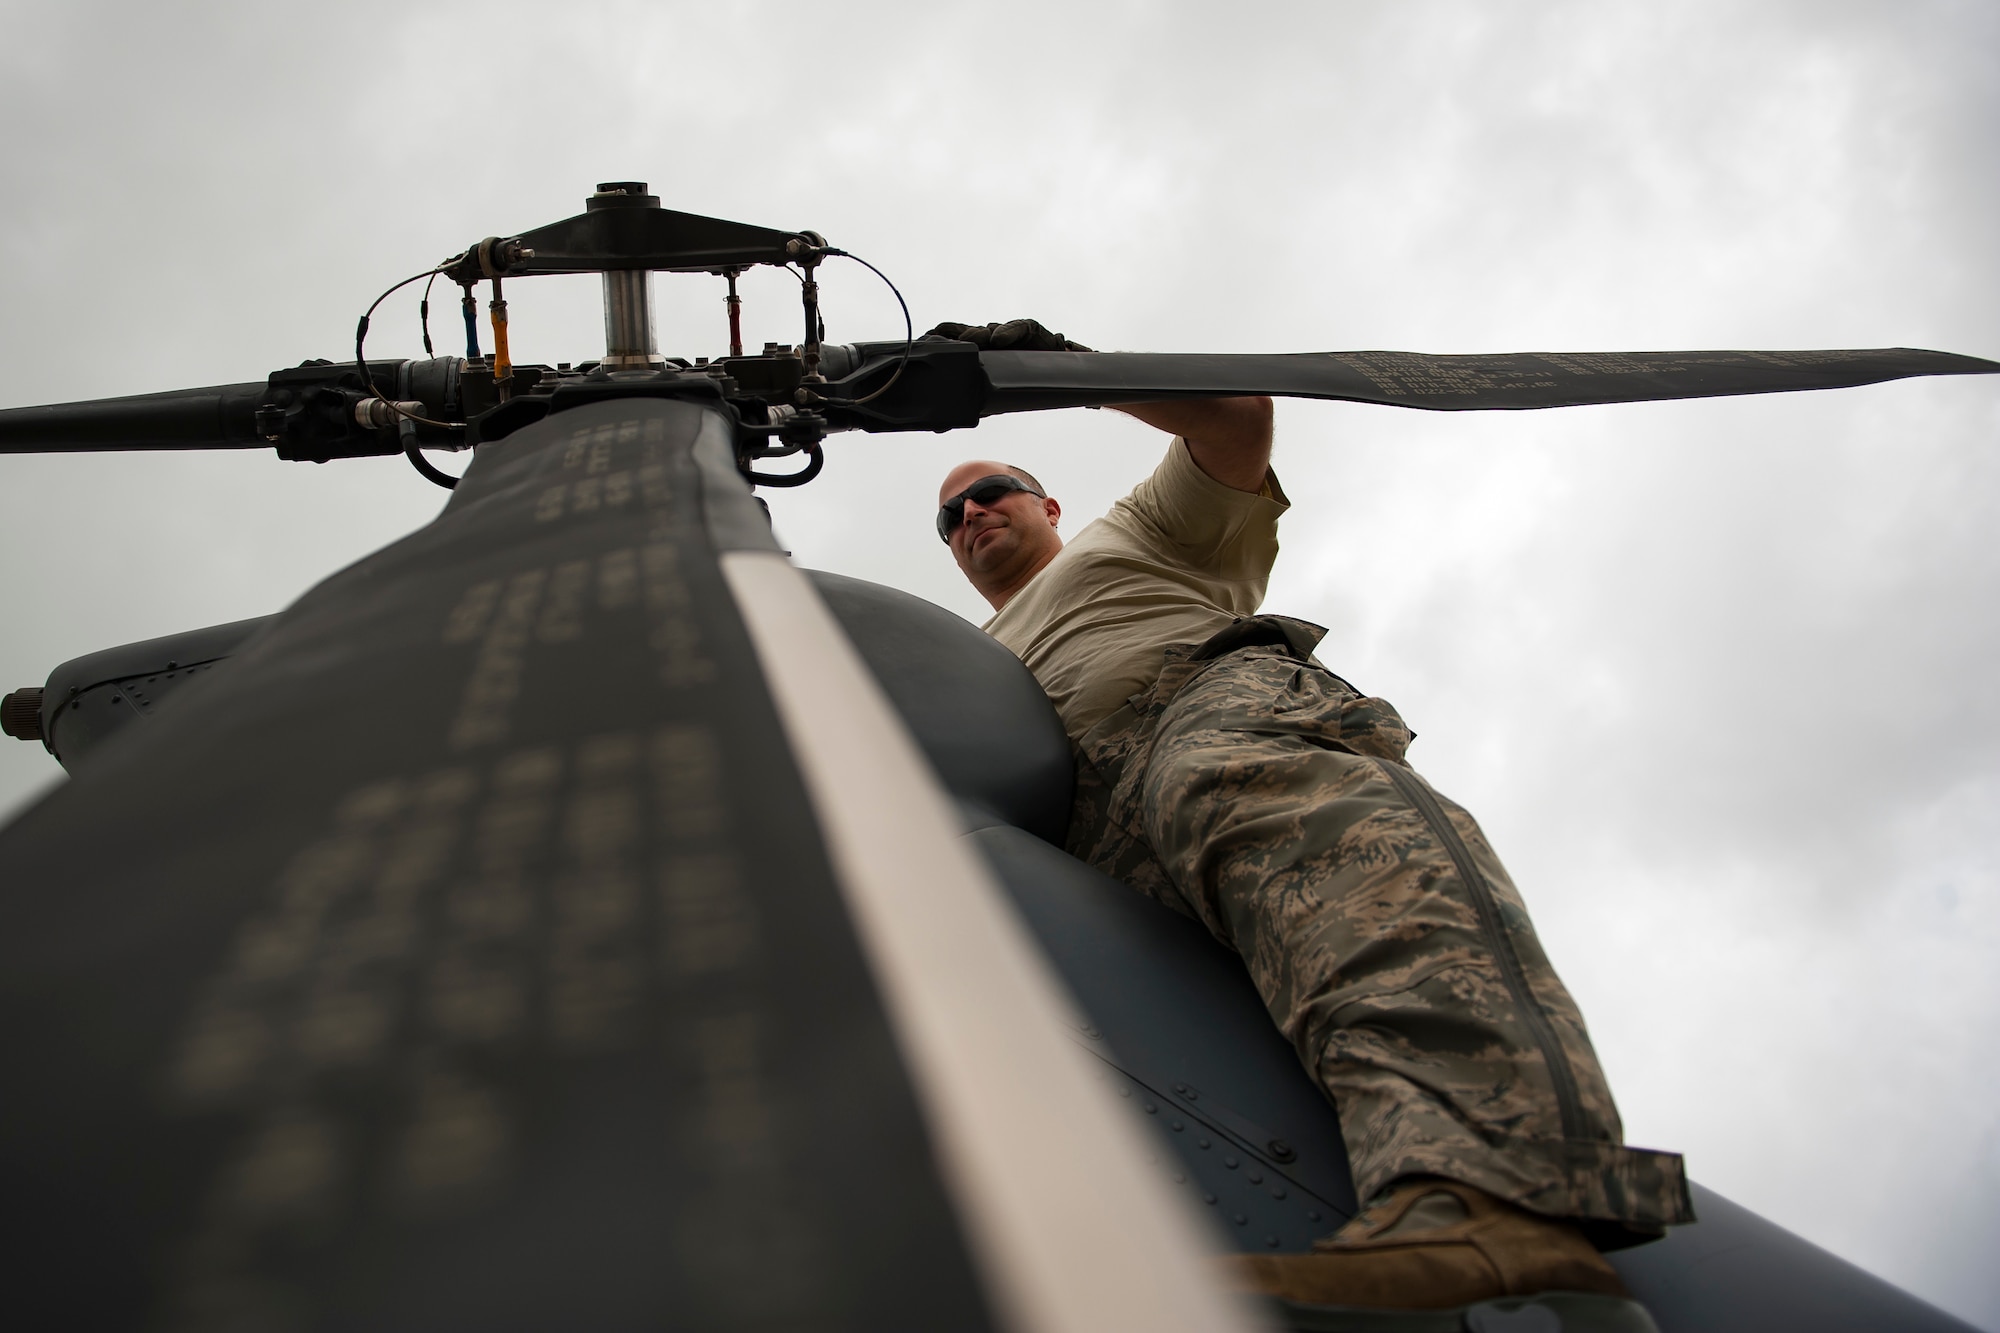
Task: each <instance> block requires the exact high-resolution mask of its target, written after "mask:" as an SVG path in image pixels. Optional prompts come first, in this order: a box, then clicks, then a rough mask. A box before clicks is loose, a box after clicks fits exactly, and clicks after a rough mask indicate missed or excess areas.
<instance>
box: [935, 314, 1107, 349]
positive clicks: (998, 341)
mask: <svg viewBox="0 0 2000 1333" xmlns="http://www.w3.org/2000/svg"><path fill="white" fill-rule="evenodd" d="M924 337H926V338H952V339H956V340H957V341H959V342H967V343H971V344H972V345H973V346H974V347H977V348H980V349H981V350H982V351H986V350H990V351H995V352H1089V351H1094V350H1095V349H1094V348H1089V347H1085V346H1084V345H1083V344H1082V343H1075V342H1071V341H1070V340H1069V339H1067V338H1065V337H1063V336H1062V335H1061V334H1060V333H1054V332H1051V331H1050V330H1049V329H1047V328H1044V327H1043V326H1042V324H1041V323H1040V322H1039V321H1036V320H1032V319H1010V320H1008V321H1007V322H1006V323H1005V324H953V323H948V322H947V323H944V324H940V325H938V326H937V327H936V328H934V329H932V330H931V331H930V332H929V333H926V334H925V335H924Z"/></svg>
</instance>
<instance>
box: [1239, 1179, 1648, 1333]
mask: <svg viewBox="0 0 2000 1333" xmlns="http://www.w3.org/2000/svg"><path fill="white" fill-rule="evenodd" d="M1224 1264H1225V1266H1226V1272H1227V1275H1228V1276H1227V1280H1228V1281H1229V1283H1230V1285H1231V1286H1233V1287H1235V1288H1236V1289H1237V1290H1241V1291H1248V1292H1255V1293H1257V1294H1260V1295H1264V1296H1270V1297H1275V1298H1276V1299H1278V1300H1281V1301H1288V1302H1292V1303H1295V1304H1299V1305H1332V1306H1343V1307H1348V1308H1355V1307H1360V1308H1364V1309H1365V1308H1374V1309H1383V1310H1398V1309H1400V1310H1442V1309H1450V1308H1453V1307H1457V1306H1463V1305H1471V1304H1474V1303H1475V1302H1478V1301H1486V1300H1492V1299H1493V1298H1495V1297H1502V1296H1532V1295H1539V1294H1541V1293H1544V1292H1558V1291H1570V1292H1584V1293H1589V1294H1591V1295H1597V1296H1615V1297H1624V1298H1626V1299H1629V1298H1630V1293H1629V1292H1627V1291H1626V1289H1625V1284H1624V1283H1623V1282H1622V1281H1620V1280H1619V1277H1618V1274H1617V1272H1616V1270H1614V1269H1613V1268H1612V1267H1611V1265H1610V1264H1608V1263H1606V1262H1605V1261H1604V1258H1603V1256H1602V1255H1600V1254H1598V1252H1597V1251H1596V1249H1595V1248H1593V1247H1592V1245H1591V1244H1590V1242H1589V1241H1587V1240H1585V1239H1584V1238H1583V1235H1582V1233H1581V1232H1579V1231H1578V1230H1577V1229H1576V1228H1575V1227H1573V1226H1571V1225H1569V1224H1568V1223H1566V1222H1558V1221H1554V1220H1552V1219H1549V1218H1545V1217H1539V1216H1537V1215H1535V1214H1534V1213H1529V1212H1523V1211H1522V1210H1521V1209H1519V1208H1516V1207H1514V1206H1513V1205H1511V1204H1506V1203H1502V1202H1500V1200H1498V1199H1496V1198H1494V1197H1493V1196H1492V1195H1490V1194H1487V1193H1485V1192H1484V1191H1482V1190H1476V1189H1473V1188H1472V1187H1471V1186H1469V1185H1461V1184H1458V1183H1457V1182H1456V1181H1450V1180H1419V1181H1412V1182H1410V1183H1409V1184H1406V1185H1402V1186H1399V1187H1397V1188H1396V1189H1395V1190H1393V1191H1392V1192H1391V1193H1390V1195H1389V1197H1388V1198H1387V1199H1385V1200H1383V1201H1382V1202H1381V1203H1378V1204H1376V1205H1374V1206H1373V1207H1370V1208H1367V1209H1364V1210H1363V1211H1362V1212H1361V1213H1360V1214H1358V1215H1357V1216H1356V1217H1355V1218H1354V1219H1353V1220H1352V1221H1350V1222H1349V1223H1348V1224H1347V1225H1346V1226H1344V1227H1342V1228H1341V1229H1340V1230H1339V1231H1338V1232H1336V1233H1334V1234H1333V1235H1332V1236H1330V1237H1328V1238H1327V1239H1325V1240H1322V1241H1319V1242H1317V1243H1316V1244H1315V1245H1314V1246H1313V1252H1312V1253H1311V1254H1270V1255H1266V1254H1245V1255H1235V1256H1232V1257H1230V1258H1229V1259H1227V1260H1225V1261H1224Z"/></svg>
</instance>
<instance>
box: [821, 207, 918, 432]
mask: <svg viewBox="0 0 2000 1333" xmlns="http://www.w3.org/2000/svg"><path fill="white" fill-rule="evenodd" d="M825 253H827V254H830V255H839V256H840V257H841V258H842V259H852V260H853V261H854V262H855V263H857V264H859V265H861V267H863V268H865V269H867V270H868V271H869V272H870V273H873V274H874V275H875V276H876V277H878V278H880V279H882V281H883V283H884V284H885V285H887V287H888V288H889V292H890V294H891V295H893V296H894V297H895V298H896V304H897V305H899V306H901V307H902V308H903V355H902V358H901V359H900V360H898V361H897V362H896V372H895V373H894V374H893V375H891V376H889V378H888V379H887V380H886V381H884V382H883V385H882V387H881V388H879V389H877V390H875V391H874V392H873V393H869V394H863V395H862V396H861V397H859V398H829V399H827V400H826V401H827V405H828V406H829V407H859V406H861V405H862V404H863V403H872V402H874V401H875V400H876V399H877V398H880V397H881V396H882V395H883V394H885V393H887V392H889V390H891V389H893V388H895V387H896V381H897V380H899V379H901V378H903V367H905V366H907V365H909V364H910V349H911V348H913V347H915V346H916V345H917V326H916V325H915V324H914V323H913V322H911V320H910V303H909V302H907V301H905V300H904V299H903V294H902V293H901V292H899V291H897V290H896V284H895V283H893V282H890V281H889V275H888V274H886V273H884V272H883V271H882V270H881V269H879V268H876V267H875V266H874V265H873V264H871V263H869V262H868V261H867V260H865V259H863V258H862V257H861V256H860V255H853V254H849V253H848V252H847V251H845V250H837V249H835V248H833V247H832V246H828V247H827V248H826V251H825ZM800 281H801V282H803V281H804V279H800Z"/></svg>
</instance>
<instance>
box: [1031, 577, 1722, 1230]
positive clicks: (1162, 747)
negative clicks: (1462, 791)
mask: <svg viewBox="0 0 2000 1333" xmlns="http://www.w3.org/2000/svg"><path fill="white" fill-rule="evenodd" d="M1323 632H1324V631H1321V630H1320V629H1319V628H1318V627H1317V626H1311V625H1307V624H1306V623H1305V622H1303V621H1292V620H1287V619H1285V618H1282V617H1277V616H1259V617H1254V618H1252V619H1250V620H1243V621H1238V622H1237V623H1236V625H1235V626H1233V627H1231V629H1229V630H1225V631H1223V633H1222V634H1219V635H1217V636H1215V637H1214V638H1212V639H1210V640H1209V641H1208V642H1207V643H1206V644H1201V645H1188V644H1180V645H1175V646H1174V647H1172V648H1170V649H1168V650H1167V660H1166V667H1165V670H1164V671H1163V672H1162V674H1161V677H1160V679H1159V681H1158V682H1157V683H1156V684H1155V685H1154V686H1153V688H1152V689H1151V690H1149V691H1147V692H1146V693H1143V694H1140V695H1136V696H1134V697H1133V699H1132V701H1131V702H1130V703H1129V704H1127V706H1126V707H1124V708H1123V709H1121V710H1119V711H1118V712H1117V713H1114V714H1112V715H1111V716H1110V717H1109V718H1106V719H1105V720H1104V721H1103V722H1102V723H1101V724H1099V725H1098V726H1097V727H1096V728H1094V729H1093V730H1092V731H1091V732H1090V733H1089V734H1088V735H1087V736H1085V737H1084V739H1083V742H1082V744H1081V747H1080V749H1081V754H1080V756H1079V763H1078V785H1077V812H1076V818H1075V819H1074V820H1073V821H1072V824H1071V832H1070V850H1071V851H1072V852H1074V853H1075V854H1076V855H1077V856H1079V857H1080V858H1082V859H1083V860H1085V861H1088V862H1090V863H1091V864H1093V865H1095V866H1097V867H1098V868H1099V869H1101V870H1104V871H1106V872H1108V873H1110V874H1112V875H1114V876H1117V877H1118V878H1120V879H1123V880H1125V881H1126V882H1128V883H1130V884H1132V885H1133V886H1135V887H1136V888H1139V889H1140V890H1142V891H1143V892H1145V893H1148V894H1150V895H1151V896H1153V897H1155V898H1158V899H1159V900H1161V901H1162V902H1164V903H1166V904H1167V905H1168V906H1170V907H1173V908H1175V909H1177V910H1179V911H1181V912H1184V913H1188V914H1191V915H1193V916H1195V917H1196V918H1198V919H1199V920H1200V921H1201V922H1202V923H1203V924H1204V925H1206V926H1207V927H1208V929H1209V930H1210V931H1211V932H1212V933H1213V934H1214V935H1215V937H1216V938H1217V939H1219V940H1221V941H1222V942H1223V943H1224V944H1227V945H1229V946H1230V947H1231V948H1233V949H1235V950H1236V951H1237V952H1238V953H1239V954H1241V955H1242V957H1243V960H1244V962H1245V963H1246V964H1247V965H1248V967H1249V970H1250V975H1251V977H1252V978H1253V979H1254V980H1255V982H1256V985H1257V989H1258V991H1259V992H1260V993H1261V994H1262V995H1263V998H1264V1003H1265V1005H1266V1007H1267V1008H1269V1010H1270V1012H1271V1017H1272V1018H1273V1019H1274V1020H1276V1022H1277V1024H1278V1027H1279V1028H1280V1029H1281V1030H1282V1031H1283V1032H1284V1034H1285V1035H1286V1037H1288V1038H1289V1039H1290V1040H1291V1041H1292V1043H1293V1045H1294V1046H1295V1047H1296V1048H1297V1050H1298V1052H1299V1057H1300V1059H1302V1060H1303V1061H1304V1062H1305V1065H1306V1067H1307V1068H1308V1069H1309V1070H1311V1071H1312V1072H1313V1074H1314V1075H1316V1076H1317V1078H1318V1080H1319V1082H1320V1085H1321V1086H1322V1087H1323V1088H1324V1089H1325V1090H1326V1092H1327V1094H1328V1095H1329V1096H1330V1097H1331V1098H1332V1099H1333V1102H1334V1105H1335V1107H1336V1108H1337V1109H1338V1111H1339V1113H1340V1121H1341V1127H1342V1130H1343V1131H1344V1133H1345V1135H1346V1138H1347V1146H1348V1153H1349V1156H1350V1158H1351V1160H1352V1163H1353V1168H1354V1180H1355V1185H1356V1187H1357V1188H1358V1190H1359V1192H1360V1194H1361V1197H1362V1198H1364V1199H1366V1198H1368V1197H1369V1196H1370V1195H1371V1194H1374V1193H1375V1192H1377V1191H1379V1190H1380V1189H1382V1188H1383V1187H1385V1186H1387V1185H1388V1184H1390V1183H1391V1182H1392V1181H1395V1180H1397V1179H1398V1178H1399V1177H1405V1176H1415V1175H1430V1176H1444V1177H1448V1178H1450V1179H1454V1180H1459V1181H1463V1182H1464V1183H1466V1184H1469V1185H1474V1186H1477V1187H1478V1188H1480V1189H1483V1190H1485V1191H1487V1192H1488V1193H1490V1194H1494V1195H1496V1196H1498V1197H1500V1198H1503V1199H1507V1200H1510V1201H1512V1202H1514V1203H1516V1204H1518V1205H1520V1206H1521V1207H1523V1208H1528V1209H1531V1210H1533V1211H1535V1212H1538V1213H1543V1214H1547V1215H1550V1216H1556V1217H1567V1218H1575V1219H1578V1220H1579V1221H1583V1222H1585V1223H1587V1224H1595V1225H1591V1226H1590V1227H1589V1229H1590V1230H1592V1231H1593V1232H1594V1233H1596V1234H1597V1235H1598V1236H1599V1238H1600V1239H1601V1240H1602V1241H1607V1242H1608V1241H1614V1240H1617V1239H1626V1238H1629V1233H1640V1234H1655V1233H1657V1232H1658V1231H1659V1229H1660V1228H1662V1227H1664V1226H1668V1225H1672V1224H1674V1223H1679V1222H1688V1221H1692V1220H1693V1210H1692V1207H1691V1204H1690V1202H1689V1199H1688V1192H1687V1184H1686V1181H1685V1179H1684V1177H1683V1175H1682V1171H1681V1161H1680V1158H1679V1157H1678V1156H1676V1155H1674V1154H1671V1153H1660V1152H1651V1151H1647V1150H1645V1149H1638V1148H1628V1147H1625V1146H1623V1145H1622V1144H1621V1143H1620V1138H1621V1133H1620V1127H1619V1122H1618V1110H1617V1107H1616V1106H1615V1105H1614V1104H1613V1102H1612V1098H1611V1090H1610V1088H1609V1086H1608V1085H1607V1084H1606V1082H1605V1079H1604V1074H1603V1071H1602V1070H1601V1069H1600V1068H1599V1067H1598V1063H1597V1057H1596V1055H1595V1053H1594V1052H1593V1051H1592V1050H1591V1046H1590V1037H1589V1034H1588V1033H1587V1032H1586V1031H1585V1030H1584V1024H1583V1017H1582V1015H1581V1014H1580V1013H1579V1012H1578V1010H1577V1007H1576V1004H1575V1002H1574V1001H1572V1000H1571V999H1570V997H1569V993H1568V992H1567V991H1566V990H1565V989H1564V988H1563V984H1562V982H1561V981H1560V980H1559V979H1558V978H1557V976H1556V974H1555V970H1554V969H1553V968H1552V967H1551V966H1550V964H1549V960H1548V958H1547V956H1546V955H1545V954H1544V953H1543V952H1542V948H1541V945H1540V943H1539V942H1538V941H1537V940H1536V938H1535V932H1534V927H1533V925H1532V924H1531V923H1530V922H1529V920H1528V912H1527V908H1526V907H1525V906H1524V905H1523V903H1522V901H1521V897H1520V894H1519V893H1518V892H1517V891H1516V890H1515V888H1514V885H1513V882H1512V881H1511V880H1510V879H1509V878H1508V877H1507V872H1506V870H1505V869H1504V868H1502V866H1501V864H1500V861H1499V858H1498V857H1496V856H1495V855H1494V853H1493V849H1492V848H1491V847H1490V846H1489V845H1488V844H1487V842H1486V838H1485V836H1484V835H1483V834H1482V833H1481V832H1480V829H1479V826H1478V824H1477V823H1475V822H1474V821H1473V818H1472V816H1471V815H1469V814H1467V813H1466V812H1465V811H1464V810H1462V809H1460V808H1459V807H1458V806H1457V805H1454V804H1453V803H1452V802H1450V801H1448V800H1445V799H1444V798H1443V797H1441V796H1439V795H1438V794H1437V793H1435V792H1434V791H1432V790H1431V788H1430V786H1429V785H1428V784H1427V783H1425V781H1424V780H1423V779H1422V778H1420V777H1418V776H1417V774H1416V773H1415V772H1414V771H1413V770H1412V769H1411V768H1410V767H1409V764H1408V763H1407V761H1406V760H1405V759H1404V757H1403V752H1404V749H1405V748H1406V747H1407V746H1408V744H1409V742H1410V732H1409V730H1408V728H1406V727H1405V726H1404V725H1403V720H1402V719H1401V718H1400V717H1398V716H1397V714H1396V711H1395V709H1393V708H1391V707H1390V706H1389V704H1388V703H1386V702H1385V701H1383V700H1381V699H1373V698H1367V697H1365V696H1363V695H1361V694H1360V693H1359V692H1358V691H1356V690H1355V689H1354V688H1353V687H1351V686H1350V685H1348V684H1347V682H1346V681H1344V680H1341V679H1340V678H1339V677H1338V676H1335V675H1333V674H1332V673H1331V672H1329V671H1327V670H1326V669H1325V668H1323V667H1321V666H1320V665H1318V663H1317V662H1316V661H1313V660H1312V659H1311V658H1310V652H1311V647H1312V645H1313V644H1314V643H1316V642H1317V641H1318V639H1319V637H1320V635H1321V634H1322V633H1323Z"/></svg>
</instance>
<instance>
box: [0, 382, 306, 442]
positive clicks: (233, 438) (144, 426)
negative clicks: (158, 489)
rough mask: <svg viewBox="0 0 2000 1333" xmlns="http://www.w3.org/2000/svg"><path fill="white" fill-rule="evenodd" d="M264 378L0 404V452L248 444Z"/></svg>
mask: <svg viewBox="0 0 2000 1333" xmlns="http://www.w3.org/2000/svg"><path fill="white" fill-rule="evenodd" d="M269 396H270V389H269V387H268V385H267V384H266V382H265V381H263V380H257V381H254V382H252V383H249V384H217V385H211V386H209V387H207V388H202V389H173V390H169V391H168V392H166V393H147V394H139V395H136V396H134V397H130V398H93V399H90V400H88V401H85V402H80V403H55V404H52V405H50V406H47V407H10V408H6V409H5V410H0V454H50V453H101V452H105V451H109V450H118V449H143V450H152V449H255V448H261V447H264V446H265V444H266V441H265V440H264V438H263V437H262V436H260V435H259V434H258V433H257V420H256V418H257V407H258V405H259V404H260V403H262V402H263V401H264V400H265V399H266V398H268V397H269Z"/></svg>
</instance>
